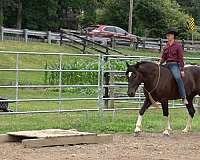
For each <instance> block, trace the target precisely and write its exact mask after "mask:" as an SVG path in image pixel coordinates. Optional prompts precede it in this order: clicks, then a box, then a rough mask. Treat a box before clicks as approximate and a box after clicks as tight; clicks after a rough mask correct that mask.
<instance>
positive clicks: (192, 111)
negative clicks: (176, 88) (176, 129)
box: [182, 100, 195, 133]
mask: <svg viewBox="0 0 200 160" xmlns="http://www.w3.org/2000/svg"><path fill="white" fill-rule="evenodd" d="M186 107H187V110H188V120H187V124H186V127H185V129H184V130H182V132H184V133H188V132H189V131H191V130H192V119H193V117H194V114H195V109H194V106H193V103H192V100H189V101H188V104H187V105H186Z"/></svg>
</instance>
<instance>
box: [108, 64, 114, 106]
mask: <svg viewBox="0 0 200 160" xmlns="http://www.w3.org/2000/svg"><path fill="white" fill-rule="evenodd" d="M109 70H110V71H112V64H111V62H110V61H109ZM113 78H114V74H113V73H112V72H111V73H110V78H109V80H110V82H108V84H110V85H113V82H114V80H113ZM109 91H110V97H111V98H114V88H112V87H111V88H109ZM109 108H114V100H113V99H112V100H110V107H109Z"/></svg>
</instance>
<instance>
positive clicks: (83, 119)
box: [0, 109, 200, 133]
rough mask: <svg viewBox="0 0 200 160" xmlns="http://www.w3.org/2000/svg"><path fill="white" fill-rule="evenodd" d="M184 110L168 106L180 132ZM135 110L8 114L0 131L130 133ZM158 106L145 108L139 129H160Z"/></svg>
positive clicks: (196, 121) (195, 126) (198, 118)
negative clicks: (46, 130)
mask: <svg viewBox="0 0 200 160" xmlns="http://www.w3.org/2000/svg"><path fill="white" fill-rule="evenodd" d="M186 117H187V114H186V112H185V109H178V110H171V119H172V128H173V130H175V131H176V132H177V131H178V132H180V131H181V129H183V128H184V127H185V124H186ZM136 119H137V112H135V111H132V112H130V111H129V112H128V111H120V112H116V114H115V117H113V113H112V112H105V113H103V116H99V114H98V113H97V112H88V113H87V112H82V113H57V114H53V113H52V114H37V115H12V116H1V117H0V125H1V128H0V133H6V132H8V131H19V130H37V129H48V128H62V129H71V128H75V129H77V130H79V131H89V132H97V133H132V132H133V129H134V126H135V122H136ZM199 121H200V116H199V115H198V114H197V115H196V116H195V118H194V121H193V131H195V132H196V131H200V126H199ZM164 127H165V126H164V119H163V117H162V113H161V110H148V111H147V112H146V113H145V116H144V119H143V127H142V128H143V131H145V132H161V131H163V129H164Z"/></svg>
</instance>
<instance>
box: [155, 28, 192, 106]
mask: <svg viewBox="0 0 200 160" xmlns="http://www.w3.org/2000/svg"><path fill="white" fill-rule="evenodd" d="M176 35H177V32H176V29H174V28H171V29H169V30H168V31H167V33H166V37H167V41H168V42H167V46H166V47H165V48H164V49H163V54H162V56H161V59H160V61H159V63H158V64H163V63H164V62H166V63H167V67H168V68H169V70H170V71H171V73H172V75H173V77H174V78H175V80H176V83H177V85H178V91H179V94H180V97H181V98H182V100H183V103H184V104H188V101H187V99H186V93H185V87H184V84H183V81H182V78H181V76H182V77H184V61H183V49H182V46H181V45H180V44H179V43H177V42H176V41H175V36H176Z"/></svg>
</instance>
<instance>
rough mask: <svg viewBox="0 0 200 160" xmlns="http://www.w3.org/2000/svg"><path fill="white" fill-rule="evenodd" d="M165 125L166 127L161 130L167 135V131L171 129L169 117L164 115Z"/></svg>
mask: <svg viewBox="0 0 200 160" xmlns="http://www.w3.org/2000/svg"><path fill="white" fill-rule="evenodd" d="M165 125H166V128H165V130H164V132H163V134H164V135H169V131H171V130H172V129H171V123H170V117H169V116H168V117H165Z"/></svg>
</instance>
